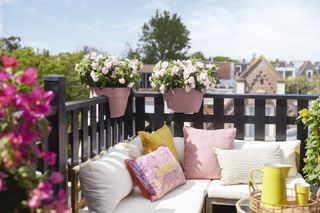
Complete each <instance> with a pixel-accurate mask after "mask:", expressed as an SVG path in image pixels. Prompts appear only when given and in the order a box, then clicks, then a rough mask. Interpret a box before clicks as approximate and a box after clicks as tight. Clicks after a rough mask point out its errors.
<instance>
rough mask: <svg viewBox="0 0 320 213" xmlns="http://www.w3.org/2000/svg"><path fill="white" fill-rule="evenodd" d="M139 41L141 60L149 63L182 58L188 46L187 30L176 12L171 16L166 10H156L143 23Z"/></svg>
mask: <svg viewBox="0 0 320 213" xmlns="http://www.w3.org/2000/svg"><path fill="white" fill-rule="evenodd" d="M139 42H140V43H139V48H140V51H141V53H142V61H143V62H144V63H149V64H153V63H157V62H158V61H159V60H174V59H183V58H185V55H186V53H187V51H188V49H189V48H190V38H189V31H188V30H187V28H186V26H185V25H184V24H183V23H182V21H181V18H180V17H179V16H178V15H177V14H176V13H174V14H173V15H172V16H171V15H170V13H169V12H168V11H164V12H163V13H161V14H160V13H159V11H158V10H157V11H156V14H155V16H153V17H151V19H150V20H149V21H148V22H147V23H145V24H144V25H143V27H142V36H141V37H140V39H139Z"/></svg>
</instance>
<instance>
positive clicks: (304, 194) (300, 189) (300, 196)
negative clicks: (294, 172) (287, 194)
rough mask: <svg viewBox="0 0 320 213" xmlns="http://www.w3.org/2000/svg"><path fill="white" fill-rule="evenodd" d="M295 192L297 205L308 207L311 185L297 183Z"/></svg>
mask: <svg viewBox="0 0 320 213" xmlns="http://www.w3.org/2000/svg"><path fill="white" fill-rule="evenodd" d="M294 191H295V193H296V203H297V205H307V204H308V198H309V194H310V184H308V183H296V184H294Z"/></svg>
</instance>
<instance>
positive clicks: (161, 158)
mask: <svg viewBox="0 0 320 213" xmlns="http://www.w3.org/2000/svg"><path fill="white" fill-rule="evenodd" d="M125 163H126V165H127V168H128V170H129V173H130V175H131V177H132V179H133V180H134V182H135V183H136V184H137V186H138V187H139V189H140V190H141V192H142V193H143V195H144V196H145V197H146V198H147V199H150V200H151V201H154V200H157V199H159V198H161V197H162V196H163V195H165V194H166V193H167V192H169V191H171V190H172V189H174V188H176V187H177V186H179V185H181V184H184V183H186V178H185V177H184V174H183V171H182V168H181V166H180V164H179V163H178V161H177V160H176V158H175V157H174V156H173V154H172V152H171V151H170V149H169V148H168V147H167V146H165V145H162V146H160V147H158V148H157V149H156V150H155V151H153V152H151V153H149V154H147V155H143V156H141V157H138V158H136V159H135V160H126V161H125Z"/></svg>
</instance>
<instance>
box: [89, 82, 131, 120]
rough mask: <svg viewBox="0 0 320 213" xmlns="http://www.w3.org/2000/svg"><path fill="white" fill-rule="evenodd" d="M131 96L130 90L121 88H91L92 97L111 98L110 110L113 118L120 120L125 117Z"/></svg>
mask: <svg viewBox="0 0 320 213" xmlns="http://www.w3.org/2000/svg"><path fill="white" fill-rule="evenodd" d="M129 94H130V90H129V88H126V87H123V88H122V87H119V88H111V87H105V88H102V89H100V88H91V89H90V97H98V96H103V95H104V96H107V97H108V98H109V108H110V115H111V118H118V117H121V116H123V115H124V113H125V111H126V108H127V103H128V97H129Z"/></svg>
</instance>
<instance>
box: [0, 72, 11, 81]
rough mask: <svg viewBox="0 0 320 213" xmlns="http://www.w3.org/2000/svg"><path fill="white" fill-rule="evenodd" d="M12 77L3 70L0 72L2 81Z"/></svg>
mask: <svg viewBox="0 0 320 213" xmlns="http://www.w3.org/2000/svg"><path fill="white" fill-rule="evenodd" d="M11 77H12V76H11V75H10V74H9V73H7V72H5V71H3V70H0V81H6V80H8V79H10V78H11Z"/></svg>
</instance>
